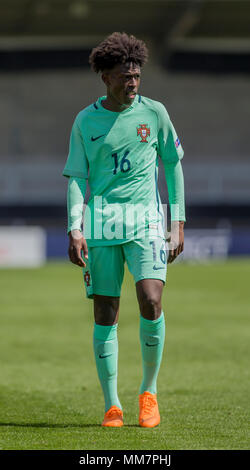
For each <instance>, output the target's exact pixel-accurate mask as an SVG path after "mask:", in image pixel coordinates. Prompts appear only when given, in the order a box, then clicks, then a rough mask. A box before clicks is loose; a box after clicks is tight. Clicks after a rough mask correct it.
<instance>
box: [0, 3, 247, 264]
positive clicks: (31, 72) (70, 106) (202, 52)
mask: <svg viewBox="0 0 250 470" xmlns="http://www.w3.org/2000/svg"><path fill="white" fill-rule="evenodd" d="M249 24H250V2H249V0H193V1H191V0H190V1H189V0H186V1H181V0H126V1H125V0H109V1H106V0H105V1H104V0H44V1H43V2H41V1H38V0H1V2H0V107H1V113H0V142H1V145H0V265H1V266H18V265H19V266H22V265H27V266H35V265H39V264H43V263H44V262H45V261H46V260H48V259H55V258H57V259H63V258H66V257H67V246H68V240H67V235H66V227H67V212H66V191H67V180H66V179H65V178H63V177H62V170H63V167H64V164H65V161H66V158H67V153H68V144H69V136H70V131H71V126H72V123H73V121H74V118H75V116H76V114H77V113H78V112H79V111H80V110H81V109H82V108H84V107H85V106H88V105H89V104H91V103H92V102H93V101H95V100H96V99H97V97H98V96H100V95H103V94H105V88H104V85H103V83H102V81H101V78H100V77H99V76H97V75H96V74H94V73H93V72H92V71H91V70H90V67H89V64H88V57H89V53H90V51H91V49H92V48H93V47H94V46H96V45H97V44H98V42H100V41H101V40H102V39H104V37H106V36H107V35H109V34H110V33H112V32H114V31H121V32H123V31H125V32H127V33H129V34H134V35H135V36H137V37H138V38H140V39H143V40H145V41H146V43H147V45H148V47H149V51H150V60H149V62H148V64H147V65H146V66H145V68H144V73H143V76H142V83H141V89H140V92H141V94H142V95H145V96H148V97H150V98H152V99H155V100H159V101H161V102H163V103H164V104H165V106H166V107H167V110H168V112H169V114H170V116H171V119H172V121H173V123H174V125H175V127H176V130H177V132H178V135H179V138H180V140H181V143H182V145H183V148H184V151H185V157H184V159H183V169H184V175H185V187H186V207H187V209H186V212H187V223H186V230H185V233H186V239H185V253H184V255H183V258H184V259H191V260H204V259H206V260H207V259H216V258H227V257H228V256H235V255H242V256H246V255H249V254H250V217H249V216H250V149H249V123H250V28H249ZM159 185H160V192H161V196H162V201H163V202H166V201H167V196H166V195H167V191H166V184H165V180H164V175H163V172H162V171H161V172H160V176H159Z"/></svg>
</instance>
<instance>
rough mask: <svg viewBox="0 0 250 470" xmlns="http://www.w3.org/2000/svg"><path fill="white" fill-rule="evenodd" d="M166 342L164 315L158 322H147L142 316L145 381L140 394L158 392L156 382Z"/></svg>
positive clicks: (141, 330) (141, 340) (141, 336)
mask: <svg viewBox="0 0 250 470" xmlns="http://www.w3.org/2000/svg"><path fill="white" fill-rule="evenodd" d="M164 341H165V318H164V313H163V312H162V313H161V316H160V317H159V318H157V320H147V319H146V318H143V317H142V316H140V342H141V352H142V365H143V379H142V383H141V387H140V394H142V393H144V392H146V391H147V392H150V393H153V394H155V393H156V392H157V386H156V381H157V377H158V373H159V369H160V365H161V359H162V352H163V347H164Z"/></svg>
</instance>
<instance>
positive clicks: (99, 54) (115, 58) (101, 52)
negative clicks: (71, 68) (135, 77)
mask: <svg viewBox="0 0 250 470" xmlns="http://www.w3.org/2000/svg"><path fill="white" fill-rule="evenodd" d="M147 59H148V49H147V46H146V44H145V43H144V42H143V41H142V40H140V39H137V38H136V37H135V36H133V35H131V36H128V34H126V33H118V32H115V33H113V34H111V35H110V36H108V37H107V38H106V39H104V41H102V42H101V43H100V44H99V45H98V46H97V47H95V48H94V49H92V52H91V54H90V56H89V63H90V65H91V67H92V69H93V70H94V71H95V72H96V73H98V72H99V71H101V72H103V71H104V70H105V69H112V68H113V67H114V66H115V65H117V64H124V63H128V62H133V63H135V64H136V65H139V66H140V67H142V66H143V65H144V64H145V63H146V62H147Z"/></svg>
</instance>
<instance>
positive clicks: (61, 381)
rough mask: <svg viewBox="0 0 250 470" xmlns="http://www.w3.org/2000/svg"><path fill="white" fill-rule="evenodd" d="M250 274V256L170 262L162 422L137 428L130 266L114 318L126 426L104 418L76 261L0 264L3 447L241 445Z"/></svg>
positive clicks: (88, 309) (87, 305)
mask: <svg viewBox="0 0 250 470" xmlns="http://www.w3.org/2000/svg"><path fill="white" fill-rule="evenodd" d="M249 278H250V263H249V261H248V260H242V261H241V260H234V261H230V262H229V261H228V262H225V263H224V262H223V263H218V262H217V263H214V264H207V265H190V264H189V265H188V264H181V263H180V264H177V265H172V266H170V267H169V273H168V283H167V287H166V288H165V289H164V296H163V307H164V311H165V314H166V346H165V349H164V357H163V362H162V366H161V370H160V375H159V379H158V400H159V408H160V412H161V418H162V422H161V424H160V426H159V427H157V428H154V429H142V428H140V427H139V426H138V424H137V419H138V389H139V385H140V380H141V356H140V346H139V331H138V328H139V313H138V306H137V301H136V296H135V289H134V285H133V279H132V277H131V275H130V274H129V273H128V272H127V271H126V275H125V279H124V284H123V289H122V297H121V309H120V319H119V327H118V334H119V378H118V390H119V397H120V400H121V402H122V405H123V409H124V415H125V426H124V427H123V428H121V429H104V428H102V427H101V426H100V423H101V421H102V418H103V412H104V402H103V397H102V393H101V388H100V385H99V382H98V380H97V374H96V368H95V363H94V355H93V350H92V325H93V312H92V301H90V300H87V299H85V295H84V289H83V285H82V275H81V271H80V269H78V268H77V267H75V266H73V265H71V264H70V263H51V264H47V265H46V266H44V267H43V268H40V269H16V270H12V269H9V270H8V269H5V270H0V291H1V296H0V311H1V316H0V356H1V381H0V383H1V385H0V448H1V449H81V450H94V449H101V450H106V449H111V450H114V449H123V450H133V449H142V450H154V449H155V450H156V449H169V450H172V449H247V448H249V435H248V434H247V431H248V423H249V376H250V371H249V352H250V338H249V336H250V334H249Z"/></svg>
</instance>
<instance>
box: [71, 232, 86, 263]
mask: <svg viewBox="0 0 250 470" xmlns="http://www.w3.org/2000/svg"><path fill="white" fill-rule="evenodd" d="M82 252H83V256H84V258H86V259H88V246H87V242H86V240H85V238H84V237H83V236H82V233H81V232H80V230H72V231H71V232H69V249H68V254H69V259H70V261H71V262H72V263H74V264H76V265H77V266H80V267H81V268H85V266H86V263H85V261H84V260H83V258H82Z"/></svg>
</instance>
